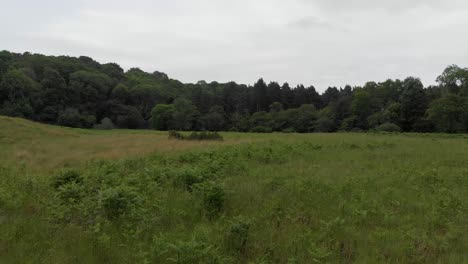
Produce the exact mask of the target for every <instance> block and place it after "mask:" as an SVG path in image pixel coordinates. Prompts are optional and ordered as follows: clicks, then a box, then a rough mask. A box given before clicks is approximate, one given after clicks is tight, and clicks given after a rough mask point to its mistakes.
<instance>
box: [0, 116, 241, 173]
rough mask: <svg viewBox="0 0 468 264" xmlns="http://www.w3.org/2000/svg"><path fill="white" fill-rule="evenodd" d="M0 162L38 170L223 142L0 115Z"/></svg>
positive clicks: (232, 139)
mask: <svg viewBox="0 0 468 264" xmlns="http://www.w3.org/2000/svg"><path fill="white" fill-rule="evenodd" d="M0 128H1V129H0V160H1V163H0V165H4V164H9V165H14V166H19V167H22V166H25V167H26V168H30V169H35V170H42V169H45V170H50V169H57V168H61V167H76V166H78V165H80V164H84V163H86V162H87V161H90V160H95V159H98V160H102V159H118V158H125V157H135V156H144V155H147V154H151V153H153V152H160V153H167V152H172V151H181V150H187V149H194V148H207V147H212V146H217V145H228V144H236V143H239V142H242V141H246V139H242V138H239V137H235V136H234V137H230V138H227V139H226V140H225V141H224V142H221V143H218V142H216V143H213V142H191V141H190V142H180V141H169V140H168V136H167V132H157V131H151V130H139V131H135V130H109V131H100V130H86V129H75V128H67V127H60V126H53V125H46V124H40V123H36V122H32V121H28V120H25V119H21V118H11V117H5V116H0Z"/></svg>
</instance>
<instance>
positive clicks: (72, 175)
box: [52, 170, 83, 189]
mask: <svg viewBox="0 0 468 264" xmlns="http://www.w3.org/2000/svg"><path fill="white" fill-rule="evenodd" d="M52 181H53V182H52V186H54V188H55V189H58V188H59V187H60V186H62V185H65V184H69V183H77V184H80V183H82V182H83V177H82V176H81V175H80V174H79V173H78V172H77V171H75V170H62V171H61V172H59V173H58V174H57V175H55V176H54V177H53V180H52Z"/></svg>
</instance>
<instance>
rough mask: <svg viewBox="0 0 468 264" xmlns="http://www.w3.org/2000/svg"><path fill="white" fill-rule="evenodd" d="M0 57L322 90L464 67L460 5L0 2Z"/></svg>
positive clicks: (436, 0)
mask: <svg viewBox="0 0 468 264" xmlns="http://www.w3.org/2000/svg"><path fill="white" fill-rule="evenodd" d="M0 4H1V5H0V6H1V9H0V24H1V25H2V26H1V27H0V50H2V49H6V50H10V51H14V52H24V51H30V52H33V53H43V54H47V55H70V56H79V55H86V56H90V57H92V58H94V59H96V60H98V61H99V62H101V63H103V62H117V63H119V64H120V65H121V66H122V67H124V68H125V69H128V68H130V67H140V68H141V69H143V70H146V71H150V72H152V71H156V70H157V71H163V72H166V73H167V74H168V75H169V76H170V77H172V78H176V79H179V80H181V81H183V82H196V81H198V80H206V81H213V80H216V81H219V82H226V81H236V82H240V83H247V84H251V83H253V82H254V81H255V80H257V79H258V78H260V77H263V78H264V79H265V80H266V81H278V82H286V81H287V82H289V83H290V84H293V85H296V84H299V83H302V84H304V85H314V86H315V87H316V88H317V89H318V90H320V91H323V90H325V89H326V88H327V87H328V86H338V87H339V86H344V85H346V84H351V85H362V84H364V83H365V82H366V81H369V80H373V81H383V80H385V79H388V78H405V77H407V76H416V77H420V78H421V79H422V81H423V83H424V84H426V85H429V84H432V83H434V80H435V78H436V77H437V76H438V75H439V74H440V73H441V72H442V71H443V69H444V68H445V67H446V66H447V65H449V64H458V65H460V66H468V34H467V32H468V1H467V0H355V1H352V0H288V1H284V0H235V1H234V0H196V1H195V0H165V1H163V0H152V1H150V0H132V1H128V0H125V1H124V0H101V1H99V0H74V1H63V0H62V1H60V0H41V1H36V0H29V1H26V0H14V1H12V0H0Z"/></svg>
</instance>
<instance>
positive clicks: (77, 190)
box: [57, 182, 84, 204]
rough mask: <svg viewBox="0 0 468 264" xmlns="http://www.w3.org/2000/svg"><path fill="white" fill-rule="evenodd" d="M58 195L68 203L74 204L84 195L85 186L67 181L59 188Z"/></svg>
mask: <svg viewBox="0 0 468 264" xmlns="http://www.w3.org/2000/svg"><path fill="white" fill-rule="evenodd" d="M57 196H58V197H59V198H60V199H61V200H62V201H63V202H65V203H67V204H74V203H77V202H79V201H80V200H81V198H82V197H83V196H84V188H83V186H82V185H80V184H78V183H76V182H71V183H67V184H64V185H61V186H60V187H59V188H58V189H57Z"/></svg>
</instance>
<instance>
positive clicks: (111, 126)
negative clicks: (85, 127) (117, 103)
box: [93, 117, 115, 130]
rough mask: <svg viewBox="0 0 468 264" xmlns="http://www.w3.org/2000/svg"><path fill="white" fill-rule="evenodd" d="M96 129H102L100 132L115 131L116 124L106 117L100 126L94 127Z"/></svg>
mask: <svg viewBox="0 0 468 264" xmlns="http://www.w3.org/2000/svg"><path fill="white" fill-rule="evenodd" d="M93 128H94V129H100V130H111V129H114V128H115V126H114V123H112V120H110V118H108V117H105V118H103V119H102V120H101V123H100V124H96V125H94V126H93Z"/></svg>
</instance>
